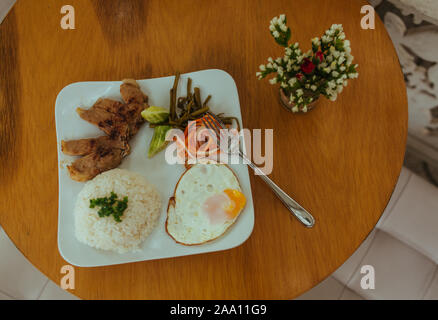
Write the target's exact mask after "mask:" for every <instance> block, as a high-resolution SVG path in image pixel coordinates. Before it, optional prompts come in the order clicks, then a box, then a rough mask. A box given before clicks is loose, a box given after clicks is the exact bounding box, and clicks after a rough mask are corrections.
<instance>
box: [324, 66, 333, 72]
mask: <svg viewBox="0 0 438 320" xmlns="http://www.w3.org/2000/svg"><path fill="white" fill-rule="evenodd" d="M323 70H324V72H326V73H330V71H332V69H330V67H327V68H324V69H323Z"/></svg>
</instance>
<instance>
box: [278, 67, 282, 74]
mask: <svg viewBox="0 0 438 320" xmlns="http://www.w3.org/2000/svg"><path fill="white" fill-rule="evenodd" d="M277 73H278V74H279V75H280V76H283V68H282V67H278V69H277Z"/></svg>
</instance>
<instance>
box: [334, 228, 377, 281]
mask: <svg viewBox="0 0 438 320" xmlns="http://www.w3.org/2000/svg"><path fill="white" fill-rule="evenodd" d="M375 234H376V230H375V229H374V230H373V231H371V233H370V234H369V235H368V237H367V238H366V239H365V241H364V242H362V244H361V245H360V246H359V248H358V249H357V250H356V251H355V252H354V253H353V255H352V256H351V257H350V258H348V260H347V261H345V262H344V264H343V265H342V266H340V267H339V268H338V269H337V270H336V271H335V272H334V273H333V276H334V277H335V278H336V279H337V280H339V281H340V282H342V283H343V284H347V283H348V281H349V280H350V279H351V277H352V275H353V273H354V272H355V271H356V270H358V267H359V263H360V262H361V260H362V259H363V257H364V256H365V254H366V252H367V250H368V248H369V247H370V245H371V243H372V241H373V239H374V236H375Z"/></svg>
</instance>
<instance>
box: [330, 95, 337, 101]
mask: <svg viewBox="0 0 438 320" xmlns="http://www.w3.org/2000/svg"><path fill="white" fill-rule="evenodd" d="M337 97H338V95H337V94H334V95H332V96H331V97H330V100H331V101H336V98H337Z"/></svg>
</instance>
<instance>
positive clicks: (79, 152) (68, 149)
mask: <svg viewBox="0 0 438 320" xmlns="http://www.w3.org/2000/svg"><path fill="white" fill-rule="evenodd" d="M102 147H108V148H111V149H113V148H114V149H120V150H123V151H125V152H126V151H128V152H129V145H128V143H127V142H126V141H122V140H119V139H110V137H108V136H100V137H98V138H89V139H79V140H69V141H64V140H62V141H61V150H62V152H64V153H65V154H67V155H69V156H86V155H87V154H90V153H92V152H93V151H95V150H97V149H98V148H102Z"/></svg>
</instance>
